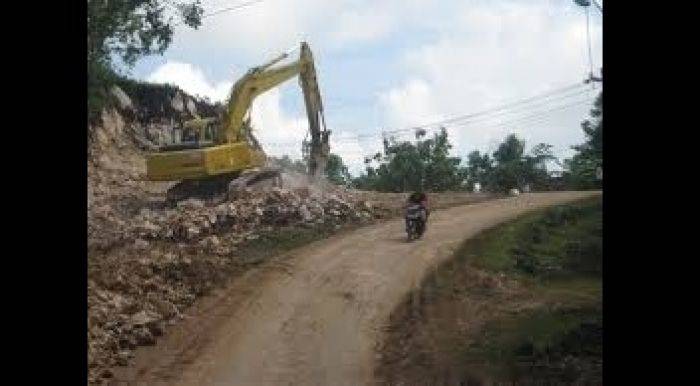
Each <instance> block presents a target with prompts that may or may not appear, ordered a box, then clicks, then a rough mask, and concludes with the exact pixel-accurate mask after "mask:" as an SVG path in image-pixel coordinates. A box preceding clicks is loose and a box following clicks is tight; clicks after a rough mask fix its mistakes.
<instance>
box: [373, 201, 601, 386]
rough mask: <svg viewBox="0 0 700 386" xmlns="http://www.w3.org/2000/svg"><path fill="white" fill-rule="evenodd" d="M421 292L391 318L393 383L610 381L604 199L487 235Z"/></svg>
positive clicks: (527, 218)
mask: <svg viewBox="0 0 700 386" xmlns="http://www.w3.org/2000/svg"><path fill="white" fill-rule="evenodd" d="M419 292H420V293H419V295H420V296H419V298H421V301H420V302H419V303H420V304H419V306H418V307H419V308H420V309H419V310H418V311H419V312H416V310H415V305H412V304H411V303H410V301H407V302H406V303H405V304H404V305H403V306H402V307H400V308H399V309H397V310H396V311H395V313H394V314H393V315H392V318H391V321H390V326H389V328H388V329H387V330H388V331H390V332H388V335H387V338H386V339H385V342H384V346H383V347H384V348H383V349H382V350H383V352H382V356H383V358H384V359H382V362H381V363H380V365H379V368H378V374H380V376H381V377H383V378H384V380H385V381H388V382H390V383H397V382H398V383H400V382H409V383H410V382H419V383H420V382H430V383H432V382H438V383H441V382H442V383H445V382H446V383H452V382H464V381H465V380H466V381H468V382H467V383H468V384H471V383H473V382H476V384H482V383H492V382H495V383H501V382H508V383H515V384H533V383H534V384H602V199H601V198H594V199H586V200H582V201H578V202H575V203H571V204H567V205H560V206H556V207H552V208H548V209H545V210H542V211H537V212H533V213H529V214H526V215H524V216H522V217H519V218H517V219H515V220H513V221H511V222H509V223H507V224H503V225H500V226H497V227H495V228H493V229H490V230H488V231H485V232H483V233H482V234H480V235H479V236H477V237H476V238H473V239H471V240H469V241H468V242H466V243H465V244H463V245H462V246H461V248H460V249H458V251H457V252H456V253H455V256H454V258H453V259H452V260H450V261H448V262H446V263H445V264H444V265H442V266H440V267H438V269H437V270H436V271H435V273H434V274H431V275H429V276H428V277H427V278H426V279H425V281H424V282H423V283H422V286H421V289H420V291H419ZM413 297H415V295H414V296H413ZM414 304H415V303H414ZM445 374H447V375H445ZM446 377H447V378H446ZM450 377H452V378H450ZM454 377H456V379H455V378H454Z"/></svg>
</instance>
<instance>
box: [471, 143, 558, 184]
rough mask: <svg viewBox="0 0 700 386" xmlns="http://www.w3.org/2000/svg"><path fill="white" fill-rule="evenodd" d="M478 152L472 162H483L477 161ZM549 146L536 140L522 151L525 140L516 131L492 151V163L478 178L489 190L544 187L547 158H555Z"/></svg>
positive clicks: (546, 177) (548, 177)
mask: <svg viewBox="0 0 700 386" xmlns="http://www.w3.org/2000/svg"><path fill="white" fill-rule="evenodd" d="M477 157H479V155H478V153H477V154H474V155H473V158H474V160H473V162H474V163H475V164H479V162H481V163H482V164H483V163H484V162H485V161H488V159H486V160H483V161H482V160H479V159H478V158H477ZM555 159H556V157H554V154H553V152H552V145H550V144H547V143H539V144H537V145H536V146H535V147H533V149H532V150H531V151H530V153H528V154H526V153H525V141H523V140H521V139H519V138H518V137H517V136H516V135H515V134H510V135H508V136H507V137H506V138H505V140H504V141H503V142H502V143H501V144H500V145H499V146H498V149H496V151H495V152H494V153H493V160H494V161H495V165H493V166H492V167H490V168H483V169H486V170H487V171H486V172H483V173H485V174H486V175H483V174H482V175H481V176H480V177H481V179H482V180H484V181H485V182H486V186H487V187H488V189H489V190H494V191H502V192H505V191H508V190H510V189H513V188H518V189H522V188H523V187H525V186H526V185H530V187H531V188H534V189H540V190H543V189H547V187H548V185H549V181H550V176H549V172H548V171H547V161H550V160H555Z"/></svg>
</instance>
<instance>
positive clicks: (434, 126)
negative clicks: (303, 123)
mask: <svg viewBox="0 0 700 386" xmlns="http://www.w3.org/2000/svg"><path fill="white" fill-rule="evenodd" d="M582 86H584V85H583V84H580V83H579V84H576V85H571V86H566V87H562V88H560V89H555V90H552V91H549V92H546V93H542V94H539V95H537V96H533V97H530V98H526V99H522V100H519V101H516V102H512V103H509V104H504V105H501V106H498V107H494V108H491V109H488V110H483V111H480V112H476V113H471V114H467V115H463V116H460V117H454V118H449V119H445V120H442V121H439V122H434V123H432V124H425V125H421V126H413V127H410V128H406V129H399V130H392V131H384V132H382V133H370V134H357V135H352V136H346V137H335V138H334V142H336V143H343V142H344V141H354V140H357V139H368V138H381V137H383V136H384V135H385V134H397V133H402V132H409V131H412V130H415V129H419V128H427V129H428V131H433V130H438V129H440V127H438V126H440V125H444V124H445V123H450V124H449V125H447V126H448V127H450V126H451V127H464V126H468V125H473V124H476V123H478V122H479V121H484V120H488V119H493V118H492V117H493V116H495V115H503V114H508V113H513V111H510V112H505V113H504V112H501V113H498V114H492V115H491V116H489V115H487V113H489V112H496V111H503V110H507V108H508V107H509V106H516V105H522V104H524V103H527V102H533V101H534V102H535V103H536V104H541V103H542V102H543V100H538V99H547V98H551V97H553V96H555V95H557V94H563V95H558V97H557V98H555V99H553V100H549V101H548V102H554V101H561V100H564V99H567V98H570V97H573V96H578V95H580V94H583V93H584V92H588V91H589V90H588V89H585V90H576V91H575V92H573V93H568V94H567V93H565V92H566V91H568V90H575V88H576V87H582ZM593 100H595V98H594V97H589V98H585V99H582V100H578V101H575V102H574V103H570V104H564V105H559V106H556V107H553V108H551V109H548V110H544V111H538V112H536V113H534V114H530V115H526V116H521V117H517V118H515V119H512V120H509V121H505V122H500V123H498V124H495V125H486V126H480V128H492V127H499V126H505V125H509V124H515V123H525V122H526V121H528V120H532V119H533V118H538V117H543V116H546V114H548V113H551V112H554V111H558V110H561V109H565V108H569V107H573V106H578V105H581V104H584V103H590V102H592V101H593ZM525 107H527V108H531V107H532V105H530V106H525ZM477 116H481V117H482V118H480V119H471V120H466V119H465V118H471V117H477ZM484 116H485V118H484ZM459 118H461V121H460V120H459ZM528 123H535V122H534V121H532V122H528ZM293 144H296V142H278V143H269V144H265V145H266V146H289V145H293Z"/></svg>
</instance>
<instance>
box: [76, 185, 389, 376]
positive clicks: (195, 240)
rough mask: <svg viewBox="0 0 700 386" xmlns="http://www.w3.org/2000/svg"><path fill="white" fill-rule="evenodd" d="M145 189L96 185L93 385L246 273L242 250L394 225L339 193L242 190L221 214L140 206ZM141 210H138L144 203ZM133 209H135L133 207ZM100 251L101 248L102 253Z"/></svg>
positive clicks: (91, 224)
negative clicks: (300, 235)
mask: <svg viewBox="0 0 700 386" xmlns="http://www.w3.org/2000/svg"><path fill="white" fill-rule="evenodd" d="M139 184H140V183H139V182H133V183H126V182H125V181H121V182H118V181H113V180H111V179H110V178H108V177H105V176H103V179H102V180H100V184H96V183H94V181H93V184H92V185H90V189H93V191H91V192H89V196H90V197H92V198H91V199H90V200H92V202H89V211H88V213H89V215H88V231H89V237H90V238H89V240H88V241H89V243H92V244H91V245H92V247H96V246H97V247H99V246H101V247H102V248H93V249H92V255H91V256H90V258H89V262H88V269H89V272H88V280H89V281H88V342H89V351H88V366H89V374H90V383H99V382H100V380H105V379H107V378H109V376H110V370H109V368H113V367H114V366H124V365H126V364H128V362H129V360H130V358H131V357H132V356H133V354H132V352H133V350H134V349H135V348H136V347H138V346H141V345H150V344H154V343H155V339H157V337H158V336H159V335H160V334H162V332H163V328H164V327H165V326H167V324H169V323H175V322H176V321H177V320H178V318H180V317H181V311H182V310H183V309H185V308H186V307H188V306H189V305H191V304H192V303H193V302H194V300H195V299H196V298H197V297H199V296H201V295H203V294H205V293H206V292H208V291H209V290H210V289H211V288H213V287H214V286H216V285H218V284H220V283H223V282H224V281H225V279H226V278H227V277H230V274H231V272H233V271H234V270H236V269H241V267H242V266H244V260H245V258H246V256H242V255H243V254H238V253H237V251H238V250H239V247H240V246H241V244H242V243H245V242H249V241H251V240H254V239H256V238H259V237H260V236H262V235H265V234H271V233H274V232H278V231H280V230H281V229H283V228H290V227H291V228H298V227H303V228H312V229H315V227H324V228H327V227H332V228H333V229H337V228H339V227H341V226H342V225H343V224H362V223H367V222H371V221H373V220H374V219H377V218H383V217H386V216H387V215H388V213H389V212H388V211H387V210H386V209H385V208H384V207H383V206H381V205H377V204H373V203H371V202H369V201H366V200H365V199H363V198H361V197H360V196H359V195H357V194H354V193H353V192H350V191H347V190H345V189H342V188H330V189H329V188H324V189H314V188H309V187H298V188H290V189H283V188H271V189H267V190H253V189H243V190H240V191H237V192H236V194H235V196H233V197H231V199H230V200H227V201H225V202H223V203H219V204H216V205H214V204H210V203H205V202H203V201H200V200H196V199H189V200H186V201H182V202H180V203H178V205H177V206H176V207H174V208H166V207H162V206H161V207H157V206H149V205H145V204H144V203H143V200H144V197H145V196H147V192H145V191H144V189H142V187H141V186H140V185H139ZM139 200H141V201H139ZM128 202H131V204H127V203H128ZM100 243H101V244H100Z"/></svg>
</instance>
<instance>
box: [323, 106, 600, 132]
mask: <svg viewBox="0 0 700 386" xmlns="http://www.w3.org/2000/svg"><path fill="white" fill-rule="evenodd" d="M594 100H595V98H593V97H588V98H584V99H581V100H577V101H574V102H573V103H568V104H564V105H559V106H556V107H553V108H551V109H548V110H545V111H538V112H537V113H535V114H530V115H525V116H521V117H517V118H515V119H512V120H508V121H504V122H499V123H496V124H491V125H480V126H478V128H480V129H488V128H496V127H503V126H508V125H513V124H533V123H538V122H541V121H546V120H547V119H548V118H549V114H550V113H552V112H555V111H559V110H563V109H567V108H570V107H575V106H580V105H583V104H587V103H591V102H593V101H594ZM476 123H478V122H476V121H468V122H462V123H454V124H450V125H446V126H447V127H446V128H447V129H450V128H461V127H465V126H469V125H474V124H476ZM440 129H441V127H438V126H435V127H431V128H428V129H427V130H426V131H428V132H433V131H437V130H440ZM381 137H382V133H374V134H364V135H362V134H361V135H355V136H346V137H338V138H335V142H336V143H343V142H345V141H352V140H357V139H360V138H381Z"/></svg>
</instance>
